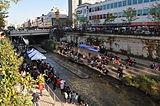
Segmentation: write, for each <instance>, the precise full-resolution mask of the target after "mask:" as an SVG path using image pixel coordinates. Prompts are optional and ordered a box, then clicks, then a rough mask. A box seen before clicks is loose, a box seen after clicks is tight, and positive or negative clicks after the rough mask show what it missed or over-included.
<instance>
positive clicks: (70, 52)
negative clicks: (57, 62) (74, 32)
mask: <svg viewBox="0 0 160 106" xmlns="http://www.w3.org/2000/svg"><path fill="white" fill-rule="evenodd" d="M76 46H77V45H76V44H73V43H66V42H65V43H64V42H62V43H61V46H60V47H59V53H60V54H61V55H64V56H67V57H68V58H70V59H72V60H73V61H75V62H78V63H82V64H85V65H87V66H90V67H92V68H96V69H97V70H99V71H100V73H101V74H102V75H107V74H108V72H109V70H108V68H107V67H108V64H112V65H114V66H115V67H116V68H117V71H116V72H117V74H118V76H119V78H122V77H123V74H124V73H123V70H124V69H125V68H126V64H127V65H131V61H130V60H129V61H127V63H126V64H125V65H124V63H122V61H121V59H120V58H119V57H118V56H116V55H114V54H109V53H105V54H104V55H102V54H98V55H95V56H92V55H91V53H88V54H87V55H84V54H82V53H80V52H79V51H78V50H76V49H75V48H76ZM129 63H130V64H129Z"/></svg>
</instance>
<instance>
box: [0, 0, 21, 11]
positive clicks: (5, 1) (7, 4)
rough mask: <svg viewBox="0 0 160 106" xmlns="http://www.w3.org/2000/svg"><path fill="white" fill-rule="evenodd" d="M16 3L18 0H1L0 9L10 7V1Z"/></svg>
mask: <svg viewBox="0 0 160 106" xmlns="http://www.w3.org/2000/svg"><path fill="white" fill-rule="evenodd" d="M11 1H12V2H14V3H18V2H19V1H20V0H1V1H0V9H8V8H9V7H10V2H11Z"/></svg>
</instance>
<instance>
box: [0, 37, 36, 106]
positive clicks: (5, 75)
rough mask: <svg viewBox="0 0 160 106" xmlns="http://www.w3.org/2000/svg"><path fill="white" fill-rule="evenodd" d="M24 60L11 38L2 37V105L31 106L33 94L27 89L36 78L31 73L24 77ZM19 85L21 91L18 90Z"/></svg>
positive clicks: (0, 70) (0, 54) (0, 71)
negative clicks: (22, 73) (20, 71)
mask: <svg viewBox="0 0 160 106" xmlns="http://www.w3.org/2000/svg"><path fill="white" fill-rule="evenodd" d="M22 61H23V58H22V57H20V56H19V55H18V54H17V53H16V52H15V50H14V48H13V46H11V42H10V41H9V39H8V38H6V37H5V38H3V39H1V42H0V77H1V80H0V106H20V105H21V106H31V99H32V98H31V95H30V94H29V93H28V92H25V91H26V90H29V89H30V88H31V87H32V84H33V83H34V80H33V79H32V78H31V76H30V75H29V74H27V76H26V77H23V76H22V75H21V74H20V73H19V67H20V65H21V63H22ZM17 86H18V88H19V89H20V92H18V88H17ZM23 87H24V88H23ZM25 88H26V89H25Z"/></svg>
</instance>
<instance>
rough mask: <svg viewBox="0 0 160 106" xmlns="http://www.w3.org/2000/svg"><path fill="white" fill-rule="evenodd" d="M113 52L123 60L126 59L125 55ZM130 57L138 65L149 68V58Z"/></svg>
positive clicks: (150, 62)
mask: <svg viewBox="0 0 160 106" xmlns="http://www.w3.org/2000/svg"><path fill="white" fill-rule="evenodd" d="M115 54H116V55H117V56H119V57H120V58H121V59H123V60H125V59H127V56H125V55H121V54H117V53H115ZM130 58H131V59H132V60H135V61H136V63H138V64H139V65H143V66H145V67H147V68H149V67H150V65H151V64H152V63H153V61H150V60H143V59H139V58H135V57H130ZM154 63H156V62H154ZM156 64H158V63H156Z"/></svg>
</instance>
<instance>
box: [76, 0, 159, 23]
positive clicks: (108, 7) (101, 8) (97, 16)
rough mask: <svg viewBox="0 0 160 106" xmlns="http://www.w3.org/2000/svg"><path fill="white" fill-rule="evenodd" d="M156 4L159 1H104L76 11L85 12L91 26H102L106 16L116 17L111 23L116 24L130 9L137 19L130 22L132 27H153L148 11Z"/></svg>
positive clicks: (123, 18)
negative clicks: (134, 11) (134, 12)
mask: <svg viewBox="0 0 160 106" xmlns="http://www.w3.org/2000/svg"><path fill="white" fill-rule="evenodd" d="M157 3H160V0H106V1H104V2H98V3H95V4H90V5H87V6H86V8H85V10H84V7H83V8H81V7H78V8H77V9H76V11H77V10H78V11H82V12H81V13H83V14H84V12H83V11H87V19H88V21H89V22H90V23H92V24H93V25H97V24H99V25H102V24H104V21H105V18H106V16H107V15H110V14H112V15H116V16H117V18H116V19H115V20H114V21H113V22H112V23H113V24H118V23H123V21H122V20H125V16H124V10H127V9H128V8H129V7H131V8H135V10H136V15H137V19H136V20H135V21H133V22H132V25H154V24H155V22H153V21H152V19H151V18H149V15H150V9H151V8H152V7H153V5H154V4H157ZM86 9H87V10H86ZM79 15H80V14H79ZM97 20H98V21H97Z"/></svg>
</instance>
